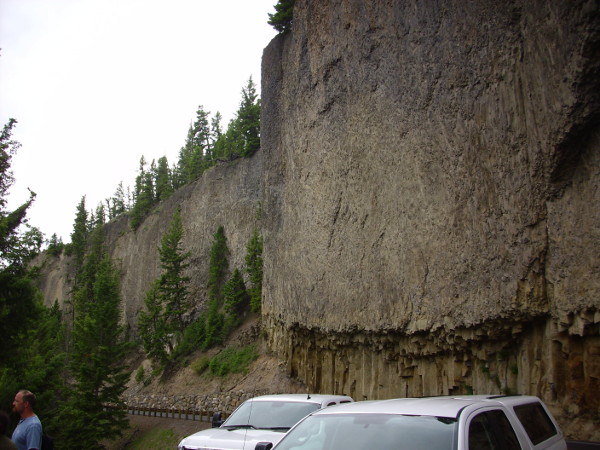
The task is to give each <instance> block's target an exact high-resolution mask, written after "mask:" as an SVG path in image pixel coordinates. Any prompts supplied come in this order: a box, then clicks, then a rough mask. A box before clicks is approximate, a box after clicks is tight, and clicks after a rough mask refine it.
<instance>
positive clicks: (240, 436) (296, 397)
mask: <svg viewBox="0 0 600 450" xmlns="http://www.w3.org/2000/svg"><path fill="white" fill-rule="evenodd" d="M352 401H353V400H352V398H351V397H348V396H346V395H321V394H308V395H307V394H277V395H263V396H260V397H254V398H252V399H250V400H247V401H245V402H244V403H242V404H241V405H240V406H239V407H238V408H237V409H236V410H235V411H234V412H233V413H232V414H231V416H229V418H228V419H227V420H226V421H225V422H224V423H223V424H222V425H221V426H220V427H219V428H212V429H209V430H204V431H199V432H198V433H195V434H192V435H191V436H188V437H186V438H185V439H183V440H182V441H181V442H180V443H179V446H178V449H179V450H205V449H210V450H243V449H246V450H254V447H255V446H256V444H257V443H258V442H260V441H269V442H272V443H276V442H278V441H279V440H280V439H281V438H282V437H283V435H284V434H285V433H286V432H287V431H288V430H289V429H290V428H291V427H293V426H294V424H296V422H298V421H299V420H300V419H302V418H303V417H304V416H306V415H307V414H310V413H311V412H314V411H317V410H319V409H321V408H325V407H327V406H332V405H338V404H341V403H350V402H352Z"/></svg>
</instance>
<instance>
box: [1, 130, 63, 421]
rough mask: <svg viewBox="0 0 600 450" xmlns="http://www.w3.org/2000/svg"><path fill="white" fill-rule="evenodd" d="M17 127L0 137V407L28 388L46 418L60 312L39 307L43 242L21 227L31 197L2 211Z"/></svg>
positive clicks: (57, 372) (57, 357)
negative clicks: (37, 263) (38, 258)
mask: <svg viewBox="0 0 600 450" xmlns="http://www.w3.org/2000/svg"><path fill="white" fill-rule="evenodd" d="M16 123H17V122H16V120H14V119H10V120H9V122H8V123H7V124H6V125H5V126H4V128H3V130H2V133H1V134H0V336H1V338H0V405H9V404H10V401H11V399H12V398H13V397H14V393H15V392H16V391H17V390H18V389H20V388H22V387H23V386H27V387H28V388H29V389H31V390H33V391H34V392H39V393H40V394H39V395H40V407H39V408H38V409H37V410H36V411H37V412H38V413H39V414H42V415H45V414H46V413H48V411H49V410H50V409H51V408H52V406H53V405H54V404H55V402H54V400H53V397H54V396H55V394H56V392H58V391H59V390H60V384H61V376H62V375H63V373H62V371H61V369H60V368H61V367H62V366H63V364H62V361H63V356H64V355H63V353H62V349H61V347H62V340H61V339H62V333H61V326H60V322H59V320H60V317H59V316H58V318H57V315H56V313H57V311H58V310H57V308H54V309H53V310H52V311H50V310H48V308H46V307H44V306H43V304H42V295H41V293H40V292H39V290H37V289H36V287H35V284H34V281H35V275H36V271H35V270H34V269H32V268H31V267H30V263H31V260H32V258H33V257H34V256H35V255H36V254H37V253H39V249H40V247H41V244H42V242H43V235H42V234H41V232H40V231H39V230H37V229H36V228H33V227H29V228H27V227H25V226H26V225H27V210H28V208H29V206H30V205H31V204H32V202H33V200H34V198H35V194H34V193H30V198H29V200H28V201H26V202H25V203H24V204H23V205H21V206H19V207H18V208H17V209H16V210H14V211H8V210H7V209H6V204H7V201H6V197H5V196H6V195H7V194H8V191H9V188H10V187H11V185H12V183H13V182H14V178H13V175H12V172H11V170H10V168H11V160H12V156H13V155H14V154H15V152H16V151H17V149H18V148H19V146H20V145H19V143H18V142H15V141H13V140H11V135H12V129H13V127H14V126H15V124H16ZM22 227H24V228H25V230H23V229H22ZM2 409H4V407H3V408H2Z"/></svg>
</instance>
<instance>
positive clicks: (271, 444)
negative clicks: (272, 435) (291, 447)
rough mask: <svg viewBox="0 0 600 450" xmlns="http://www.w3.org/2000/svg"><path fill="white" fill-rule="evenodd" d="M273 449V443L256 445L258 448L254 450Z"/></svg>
mask: <svg viewBox="0 0 600 450" xmlns="http://www.w3.org/2000/svg"><path fill="white" fill-rule="evenodd" d="M272 448H273V443H272V442H259V443H258V444H256V447H254V450H271V449H272Z"/></svg>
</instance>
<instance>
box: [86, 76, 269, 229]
mask: <svg viewBox="0 0 600 450" xmlns="http://www.w3.org/2000/svg"><path fill="white" fill-rule="evenodd" d="M221 121H222V116H221V114H220V113H219V112H218V111H217V113H216V114H215V115H214V117H211V116H210V113H209V112H207V111H205V110H204V107H203V106H202V105H200V106H199V107H198V110H197V111H196V118H195V120H194V122H193V123H192V124H190V127H189V129H188V133H187V136H186V139H185V144H184V145H183V147H181V149H180V150H179V155H178V160H177V162H176V164H174V165H173V166H169V162H168V160H167V157H166V156H163V157H161V158H159V159H158V160H157V161H155V160H152V161H151V162H150V163H149V164H148V162H147V161H146V159H145V158H144V157H143V156H142V158H141V159H140V165H139V168H138V175H137V176H136V179H135V185H134V188H133V192H131V190H130V189H129V188H128V189H127V191H125V190H124V189H123V184H122V183H121V184H119V186H118V187H117V189H116V191H115V193H114V195H113V196H112V197H111V198H109V199H106V200H105V204H106V207H102V211H101V212H99V211H97V212H96V215H99V214H105V216H106V218H108V219H109V220H110V219H112V218H114V217H117V216H119V215H121V214H123V213H125V212H128V213H129V214H130V217H131V222H130V224H131V227H132V228H133V229H136V228H137V227H138V226H139V224H140V223H141V221H142V220H143V218H144V217H145V215H146V214H147V213H148V212H149V211H150V210H151V209H152V208H153V207H154V206H155V205H156V204H157V203H159V202H160V201H162V200H165V199H166V198H168V197H169V196H170V195H171V194H172V193H173V192H175V191H176V190H177V189H179V188H180V187H182V186H184V185H186V184H188V183H191V182H193V181H195V180H197V179H198V178H199V177H200V176H201V175H202V173H203V172H204V171H205V170H206V169H208V168H209V167H212V166H214V165H215V164H217V162H219V161H228V160H231V159H235V158H238V157H250V156H252V155H253V154H254V153H255V152H256V151H257V150H258V149H259V148H260V99H259V98H258V95H257V93H256V85H255V84H254V82H253V81H252V77H250V78H249V79H248V82H247V84H246V86H244V87H243V88H242V100H241V102H240V106H239V108H238V110H237V112H236V115H235V117H234V119H232V120H231V121H230V122H229V125H228V126H227V129H226V130H223V127H222V124H221Z"/></svg>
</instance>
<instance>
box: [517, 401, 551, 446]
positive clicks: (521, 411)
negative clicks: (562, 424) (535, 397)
mask: <svg viewBox="0 0 600 450" xmlns="http://www.w3.org/2000/svg"><path fill="white" fill-rule="evenodd" d="M513 409H514V410H515V414H516V415H517V417H518V418H519V421H520V422H521V424H523V428H525V431H526V432H527V436H529V439H530V440H531V443H532V444H533V445H537V444H539V443H540V442H543V441H545V440H546V439H550V438H551V437H552V436H555V435H556V434H557V431H556V427H555V426H554V424H553V423H552V420H551V419H550V417H548V414H547V413H546V410H545V409H544V407H543V406H542V405H541V404H540V403H529V404H527V405H518V406H515V407H514V408H513Z"/></svg>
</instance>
